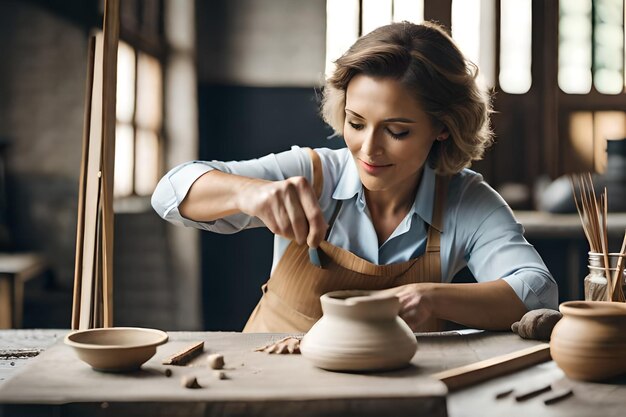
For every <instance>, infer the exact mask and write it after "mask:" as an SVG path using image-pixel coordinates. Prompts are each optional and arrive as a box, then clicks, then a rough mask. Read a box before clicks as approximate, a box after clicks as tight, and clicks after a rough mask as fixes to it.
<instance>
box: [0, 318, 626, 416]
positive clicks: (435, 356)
mask: <svg viewBox="0 0 626 417" xmlns="http://www.w3.org/2000/svg"><path fill="white" fill-rule="evenodd" d="M66 333H67V331H64V330H0V415H2V416H14V415H15V416H31V415H37V416H55V417H59V416H86V415H89V416H90V415H96V416H105V415H115V416H116V417H117V416H137V417H144V416H146V415H161V416H179V415H180V416H186V417H188V416H197V415H207V416H210V415H222V416H223V415H233V416H242V415H252V414H255V412H256V411H258V410H259V409H260V408H261V407H263V405H257V406H256V407H257V408H253V407H254V406H252V405H248V404H247V403H238V402H222V403H220V402H219V401H213V400H211V402H193V401H187V402H163V401H161V402H143V403H136V402H126V403H123V402H97V403H96V402H86V403H79V402H74V403H67V404H64V405H58V406H53V405H49V404H39V405H25V404H24V403H14V404H2V402H4V399H3V398H4V395H5V392H4V390H3V389H2V387H3V386H4V385H7V384H13V383H14V381H13V380H12V379H11V378H12V377H13V376H15V375H17V374H19V373H20V372H21V371H24V370H25V368H26V367H27V366H28V367H30V365H31V363H32V362H33V361H34V360H36V358H32V356H33V355H35V354H37V352H39V351H41V350H42V349H45V348H47V347H49V346H51V345H52V344H54V342H55V339H58V338H62V337H63V336H64V335H65V334H66ZM170 335H171V336H172V338H173V340H174V341H177V343H179V342H181V341H182V340H188V341H191V340H202V339H206V340H211V339H212V336H211V334H210V333H170ZM269 337H274V338H279V336H278V335H274V336H272V335H270V336H266V338H265V339H263V340H267V338H269ZM418 343H419V351H418V355H417V356H416V357H415V358H414V363H416V364H417V365H418V366H419V368H420V371H423V372H424V374H426V373H428V372H439V371H441V370H443V369H449V368H455V367H458V366H460V365H464V364H468V363H470V362H476V361H479V360H483V359H487V358H490V357H494V356H497V355H501V354H504V353H506V352H512V351H516V350H519V349H521V348H524V347H528V346H533V345H534V344H535V343H533V342H530V341H525V340H522V339H520V338H519V337H518V336H517V335H514V334H512V333H491V332H486V333H483V334H476V335H464V336H452V337H450V336H448V337H432V336H421V335H420V336H418ZM209 348H210V347H209V346H207V352H208V351H209ZM227 359H228V355H227ZM227 366H228V365H227ZM174 369H176V368H174ZM26 372H28V371H26ZM176 382H177V381H176ZM547 383H551V384H552V387H553V390H554V391H557V390H561V389H564V388H568V387H569V388H571V389H572V390H573V392H574V395H573V396H572V397H570V398H568V399H566V400H564V401H562V402H559V403H557V404H553V405H550V406H546V405H545V404H544V402H543V400H544V399H545V398H547V397H548V396H549V395H551V394H550V393H546V394H544V395H542V396H539V397H536V398H533V399H530V400H527V401H523V402H518V401H516V400H515V395H516V394H517V393H518V392H523V391H527V390H529V389H533V388H536V387H537V386H542V385H545V384H547ZM136 385H141V384H136ZM172 386H173V387H175V386H176V384H174V383H173V384H172ZM22 388H23V389H25V390H29V389H30V388H28V387H26V388H24V387H22ZM12 389H15V387H13V388H12ZM508 389H513V390H514V391H515V394H511V395H509V396H507V397H505V398H501V399H496V398H495V397H496V394H497V393H500V392H503V391H505V390H508ZM30 395H31V396H33V397H34V396H36V394H35V393H33V392H32V390H31V394H30ZM624 398H626V376H624V377H622V378H619V379H613V380H611V381H607V382H604V383H587V382H582V381H574V380H570V379H568V378H566V377H565V376H564V375H563V372H562V371H561V370H560V369H559V368H558V367H557V366H556V364H555V363H554V362H552V361H550V362H546V363H543V364H540V365H535V366H532V367H530V368H528V369H524V370H521V371H517V372H514V373H511V374H508V375H505V376H502V377H499V378H495V379H491V380H489V381H485V382H483V383H480V384H477V385H474V386H471V387H469V388H466V389H462V390H459V391H455V392H452V393H449V394H448V397H447V399H446V403H447V412H448V416H450V417H470V416H481V417H501V416H506V417H529V416H533V417H535V416H537V417H541V416H552V417H588V416H595V415H598V416H621V415H623V413H624ZM327 402H328V403H333V402H334V403H335V404H334V405H332V406H331V405H329V406H327V409H326V410H325V411H328V412H326V413H324V410H319V411H320V413H319V415H348V416H349V415H385V416H397V415H399V414H398V413H396V411H397V410H402V409H403V406H402V402H403V401H402V400H398V401H397V402H396V403H398V407H396V405H395V403H394V404H393V405H391V406H389V407H387V408H386V409H385V410H383V411H380V409H379V408H377V407H378V406H377V404H378V405H380V404H381V402H380V401H379V400H378V399H374V400H372V401H368V400H364V399H356V400H354V401H351V402H350V401H349V400H345V399H340V400H329V401H327ZM337 403H341V404H343V406H344V407H353V408H350V410H348V411H346V412H344V413H340V412H337V411H335V414H332V413H331V412H330V411H329V410H340V407H341V406H340V405H338V404H337ZM264 404H265V407H266V409H267V410H270V411H274V413H271V412H270V411H267V412H265V413H262V412H260V411H259V412H256V414H257V415H270V414H271V415H275V416H280V415H289V416H293V415H297V416H300V415H301V414H300V413H299V411H298V412H293V407H296V406H297V402H292V403H291V405H290V406H288V407H284V408H283V407H281V404H282V405H284V402H282V403H281V404H279V403H276V402H273V401H270V400H268V401H267V402H265V403H264ZM283 409H284V410H285V412H284V413H282V412H281V410H283ZM362 409H365V410H367V412H363V413H360V414H359V410H362ZM246 411H247V412H246ZM288 412H291V414H288ZM414 414H417V415H419V413H414Z"/></svg>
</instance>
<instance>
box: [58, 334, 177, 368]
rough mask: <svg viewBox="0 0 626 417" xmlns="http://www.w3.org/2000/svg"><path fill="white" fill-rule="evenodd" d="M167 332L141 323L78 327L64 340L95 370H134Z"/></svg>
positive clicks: (164, 338)
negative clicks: (131, 325)
mask: <svg viewBox="0 0 626 417" xmlns="http://www.w3.org/2000/svg"><path fill="white" fill-rule="evenodd" d="M167 339H168V336H167V333H165V332H163V331H161V330H156V329H143V328H139V327H109V328H99V329H88V330H79V331H76V332H72V333H70V334H68V335H67V336H65V340H64V341H65V344H66V345H68V346H71V347H72V348H74V351H75V352H76V354H77V355H78V357H79V358H80V359H81V360H82V361H83V362H85V363H87V364H88V365H90V366H91V367H92V368H93V369H95V370H96V371H106V372H127V371H134V370H137V369H139V368H140V367H141V365H142V364H143V363H144V362H146V361H147V360H148V359H150V358H151V357H152V356H154V354H155V353H156V348H157V346H159V345H162V344H163V343H165V342H167Z"/></svg>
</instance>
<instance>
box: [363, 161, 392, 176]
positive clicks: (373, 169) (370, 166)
mask: <svg viewBox="0 0 626 417" xmlns="http://www.w3.org/2000/svg"><path fill="white" fill-rule="evenodd" d="M359 163H360V164H361V167H362V168H363V169H364V170H365V171H366V172H368V173H370V174H378V173H381V172H383V171H384V170H385V169H386V168H389V167H391V166H392V165H393V164H381V163H379V162H365V161H364V160H362V159H359Z"/></svg>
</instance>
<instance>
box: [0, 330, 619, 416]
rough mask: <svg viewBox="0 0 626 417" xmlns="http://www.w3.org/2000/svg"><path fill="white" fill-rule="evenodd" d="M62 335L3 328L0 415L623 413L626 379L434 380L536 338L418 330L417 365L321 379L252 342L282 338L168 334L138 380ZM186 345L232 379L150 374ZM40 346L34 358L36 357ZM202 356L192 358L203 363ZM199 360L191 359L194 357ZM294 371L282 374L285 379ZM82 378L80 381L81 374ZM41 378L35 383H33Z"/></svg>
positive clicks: (535, 370) (551, 372)
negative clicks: (554, 394) (191, 384)
mask: <svg viewBox="0 0 626 417" xmlns="http://www.w3.org/2000/svg"><path fill="white" fill-rule="evenodd" d="M66 333H67V331H65V330H31V331H28V330H21V331H20V330H6V331H0V416H12V415H42V416H45V415H55V416H56V415H59V416H66V415H67V416H73V415H131V416H135V415H136V416H140V415H141V416H145V415H203V416H209V415H211V416H214V415H220V416H221V415H229V416H239V415H242V416H243V415H273V416H276V415H278V416H281V415H284V416H287V415H289V416H295V415H297V416H298V417H301V416H305V415H332V416H340V415H341V416H350V415H359V416H362V415H387V416H402V415H407V416H408V415H414V416H420V415H428V416H446V415H449V416H453V417H459V416H507V417H514V416H524V417H528V416H533V417H534V416H568V417H572V416H573V417H576V416H592V415H602V416H603V417H604V416H622V415H623V414H624V409H625V408H624V407H626V378H622V379H620V380H614V381H611V382H610V383H594V384H591V383H583V382H577V381H572V380H569V379H568V378H566V377H565V376H564V375H563V373H562V372H561V370H560V369H559V368H558V367H557V366H556V365H555V364H554V362H547V363H544V364H541V365H537V366H533V367H531V368H529V369H526V370H523V371H520V372H517V373H514V374H510V375H508V376H504V377H500V378H497V379H493V380H491V381H487V382H484V383H482V384H479V385H476V386H474V387H471V388H467V389H464V390H461V391H457V392H453V393H449V394H448V395H447V396H446V395H445V393H446V390H445V387H444V386H442V385H440V383H439V381H436V380H433V379H432V378H430V377H429V375H430V374H432V373H434V372H438V371H441V370H444V369H449V368H452V367H456V366H460V365H463V364H467V363H471V362H475V361H478V360H482V359H487V358H490V357H493V356H496V355H499V354H503V353H508V352H511V351H514V350H517V349H520V348H524V347H528V346H532V345H534V344H535V343H537V342H532V341H526V340H522V339H520V338H519V337H517V336H516V335H513V334H510V333H489V332H484V333H477V334H471V335H446V336H426V335H418V343H419V349H418V352H417V354H416V356H415V357H414V358H413V361H412V366H411V367H409V368H407V369H404V370H402V371H395V372H387V373H375V374H348V373H335V372H326V371H322V370H319V369H316V368H313V367H312V366H311V365H310V364H309V363H308V362H307V361H306V359H305V358H303V357H301V356H299V355H289V356H274V355H267V354H263V353H257V352H252V349H251V347H252V346H254V345H257V344H263V343H264V342H267V341H269V340H274V339H277V338H278V337H280V336H281V335H271V334H268V335H262V334H257V335H254V334H252V335H250V334H239V333H215V332H194V333H187V332H173V333H170V342H168V343H167V344H166V345H163V346H162V347H160V348H159V352H157V355H156V356H155V357H154V358H153V359H152V360H151V361H150V362H149V363H148V364H147V366H145V369H144V370H143V371H141V372H138V373H133V374H117V375H116V374H102V373H98V372H95V371H92V370H91V369H90V368H88V367H87V366H86V365H84V364H83V363H82V362H80V361H79V360H78V359H77V358H76V357H75V356H73V354H70V353H71V352H70V351H69V348H67V347H66V346H64V345H62V344H59V342H58V340H59V339H62V337H63V336H64V335H65V334H66ZM190 340H204V341H205V352H211V351H214V350H219V351H220V352H222V353H224V355H225V358H226V362H227V365H226V367H227V370H226V373H227V374H228V375H229V377H230V379H229V380H225V381H220V380H217V379H215V378H214V377H212V376H211V374H210V371H209V370H208V369H206V367H205V366H204V365H200V366H194V367H185V368H174V375H173V376H172V378H166V377H165V376H161V375H160V374H158V373H155V372H153V371H154V370H155V369H156V368H158V367H159V364H158V363H159V360H160V359H161V358H162V357H163V355H166V354H168V353H169V352H171V351H175V350H177V349H178V348H179V347H180V346H181V345H184V344H186V343H188V341H190ZM43 350H45V351H44V352H43V353H42V354H41V355H39V356H38V357H32V356H33V355H36V354H37V353H38V352H40V351H43ZM202 359H203V358H199V359H198V361H200V363H201V362H202ZM196 364H198V362H196ZM285 370H287V371H289V372H288V373H287V374H285V373H283V372H284V371H285ZM186 373H194V374H196V375H198V376H199V380H200V382H201V384H203V385H204V386H205V387H204V388H203V389H199V390H188V389H185V388H182V387H181V386H180V383H179V379H180V376H181V375H183V374H186ZM77 376H79V377H77ZM34 378H37V379H34ZM547 383H552V384H553V386H555V387H558V386H563V387H565V386H566V387H572V388H573V390H574V396H573V397H570V398H568V399H566V400H564V401H562V402H560V403H557V404H554V405H550V406H546V405H545V404H544V403H543V401H542V399H543V398H544V396H538V397H535V398H532V399H529V400H527V401H524V402H516V401H515V399H514V398H513V395H510V396H508V397H506V398H503V399H500V400H496V399H495V395H496V393H498V392H501V391H503V390H505V389H508V388H513V389H515V392H520V391H524V390H528V389H531V388H534V387H537V386H540V385H545V384H547Z"/></svg>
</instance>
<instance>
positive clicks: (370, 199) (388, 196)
mask: <svg viewBox="0 0 626 417" xmlns="http://www.w3.org/2000/svg"><path fill="white" fill-rule="evenodd" d="M422 172H423V170H422V171H420V172H418V173H417V175H416V176H415V178H414V180H413V181H406V182H405V183H403V184H400V185H399V186H397V187H394V188H392V189H386V190H379V191H370V190H368V189H365V190H364V194H365V199H366V201H367V207H368V209H369V211H370V213H371V214H372V215H382V216H398V215H400V216H402V217H404V216H405V215H406V213H408V212H409V210H410V209H411V206H413V202H414V201H415V196H416V195H417V188H418V186H419V183H420V179H421V178H422Z"/></svg>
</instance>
